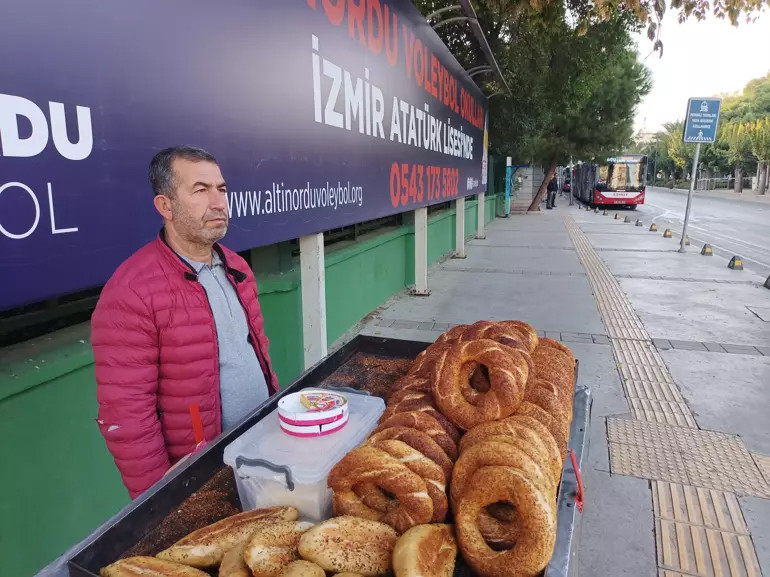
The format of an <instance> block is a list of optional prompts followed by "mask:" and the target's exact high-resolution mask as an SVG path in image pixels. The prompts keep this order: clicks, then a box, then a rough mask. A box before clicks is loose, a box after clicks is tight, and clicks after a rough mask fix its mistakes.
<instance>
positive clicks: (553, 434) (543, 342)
mask: <svg viewBox="0 0 770 577" xmlns="http://www.w3.org/2000/svg"><path fill="white" fill-rule="evenodd" d="M574 384H575V357H574V356H573V354H572V352H571V351H570V350H569V349H568V348H567V347H565V346H564V345H562V344H561V343H559V342H557V341H554V340H553V339H548V338H542V339H539V338H538V336H537V333H536V331H535V329H534V328H532V327H531V326H530V325H528V324H526V323H523V322H520V321H503V322H490V321H479V322H477V323H474V324H472V325H460V326H457V327H454V328H453V329H451V330H450V331H448V332H446V333H444V334H443V335H441V336H440V337H439V338H438V339H437V341H436V342H435V343H434V344H433V345H431V346H430V347H428V349H426V350H425V351H424V352H423V353H421V354H420V355H419V356H418V357H417V358H416V359H415V361H414V363H413V365H412V367H411V369H410V371H409V373H408V374H407V375H406V376H404V377H403V378H401V379H399V380H398V381H396V383H395V384H394V385H393V388H392V391H391V393H390V396H389V397H388V401H387V408H386V410H385V413H384V414H383V417H382V420H381V421H380V425H379V427H378V428H377V429H376V430H375V431H374V433H373V434H372V436H371V437H370V438H369V439H368V441H366V443H364V444H363V445H362V446H361V447H359V448H357V449H354V450H353V451H351V452H350V453H348V454H347V455H346V456H345V457H344V458H343V459H342V460H341V461H340V462H339V463H337V465H335V467H334V468H333V469H332V471H331V473H330V474H329V479H328V484H329V487H330V488H331V489H333V504H334V512H335V514H336V515H347V516H355V517H361V518H364V519H368V520H373V521H378V522H382V523H386V524H388V525H390V526H392V527H393V528H394V529H395V530H396V531H397V532H398V533H399V534H402V533H404V532H406V531H407V530H409V529H410V528H412V527H416V526H422V525H424V524H430V523H443V522H444V521H446V520H447V517H448V516H453V517H454V530H455V533H456V538H457V545H458V546H459V549H460V552H461V553H462V557H463V559H464V561H465V562H466V563H467V564H468V565H470V567H471V568H472V569H473V571H474V572H475V573H476V574H478V575H480V576H481V577H497V576H502V575H506V576H534V575H537V574H538V573H540V572H541V571H542V570H543V569H544V568H545V566H546V565H547V564H548V562H549V560H550V558H551V556H552V554H553V549H554V545H555V539H556V496H557V486H558V484H559V481H560V478H561V471H562V468H563V465H564V459H565V458H566V453H567V440H568V437H569V428H570V423H571V421H572V400H573V395H574ZM447 486H448V487H449V491H448V493H449V497H447ZM450 510H451V514H450ZM453 543H454V540H453V539H452V544H453ZM453 566H454V563H452V567H453ZM435 569H436V567H435V566H434V568H433V570H432V571H431V572H429V573H428V574H430V575H441V573H437V572H435ZM448 570H449V574H450V575H451V568H448ZM397 575H398V572H397ZM398 577H416V575H398Z"/></svg>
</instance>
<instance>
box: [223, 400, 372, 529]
mask: <svg viewBox="0 0 770 577" xmlns="http://www.w3.org/2000/svg"><path fill="white" fill-rule="evenodd" d="M344 394H345V396H346V397H347V399H348V404H349V417H348V418H349V420H348V423H347V425H346V426H345V427H344V428H343V429H341V430H340V431H338V432H336V433H334V434H332V435H328V436H321V437H309V438H298V437H293V436H291V435H288V434H286V433H285V432H283V431H282V430H281V427H280V423H279V419H278V410H277V409H276V410H274V411H273V412H272V413H270V414H269V415H268V416H267V417H265V418H264V419H262V420H261V421H259V422H258V423H257V424H255V425H254V426H253V427H251V428H250V429H249V430H248V431H246V432H245V433H244V434H243V435H241V436H240V437H238V438H237V439H236V440H235V441H233V442H232V443H230V444H229V445H228V446H227V447H225V450H224V457H223V459H224V462H225V463H226V464H227V465H229V466H230V467H232V468H233V472H234V473H235V482H236V485H237V487H238V496H239V497H240V499H241V505H242V507H243V510H244V511H246V510H252V509H256V508H258V507H273V506H278V505H290V506H293V507H296V508H297V509H298V510H299V513H300V516H301V517H302V519H306V520H308V521H313V522H319V521H321V520H323V519H327V518H329V517H330V516H331V514H332V510H331V490H330V489H328V488H327V486H326V478H327V476H328V475H329V471H331V469H332V467H333V466H334V465H335V464H337V462H338V461H339V460H340V459H342V457H344V456H345V455H346V454H347V453H348V452H349V451H351V450H352V449H354V448H355V447H357V446H358V445H360V444H361V443H363V442H364V441H365V440H366V439H367V437H368V436H369V435H370V434H371V432H372V431H373V430H374V429H375V428H376V426H377V421H378V420H379V418H380V416H381V415H382V413H383V412H384V410H385V402H384V401H383V400H382V399H381V398H379V397H372V396H369V395H365V394H361V393H352V392H345V393H344Z"/></svg>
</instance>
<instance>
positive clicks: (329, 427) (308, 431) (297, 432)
mask: <svg viewBox="0 0 770 577" xmlns="http://www.w3.org/2000/svg"><path fill="white" fill-rule="evenodd" d="M279 423H280V426H281V430H282V431H283V432H284V433H286V434H288V435H291V436H293V437H323V436H325V435H331V434H332V433H336V432H337V431H339V430H341V429H342V428H344V427H345V425H347V424H348V414H347V413H345V414H344V415H343V417H342V418H341V419H339V420H337V421H335V422H333V423H327V424H325V425H306V426H298V425H289V424H288V423H285V422H284V421H279Z"/></svg>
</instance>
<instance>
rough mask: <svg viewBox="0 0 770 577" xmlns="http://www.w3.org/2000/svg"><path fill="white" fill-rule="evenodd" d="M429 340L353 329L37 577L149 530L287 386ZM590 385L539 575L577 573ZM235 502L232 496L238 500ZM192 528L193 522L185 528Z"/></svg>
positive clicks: (78, 566) (54, 574)
mask: <svg viewBox="0 0 770 577" xmlns="http://www.w3.org/2000/svg"><path fill="white" fill-rule="evenodd" d="M429 344H430V343H426V342H418V341H405V340H399V339H391V338H380V337H372V336H363V335H358V336H356V337H355V338H354V339H352V340H351V341H350V342H349V343H347V344H346V345H344V346H343V347H342V348H340V349H339V350H338V351H336V352H335V353H333V354H331V355H329V356H328V357H326V358H325V359H323V360H322V361H320V362H319V363H318V364H316V365H315V366H314V367H312V368H310V369H309V370H307V371H306V372H304V373H303V374H302V375H301V376H300V377H299V378H298V379H297V380H296V381H294V383H292V384H291V386H289V387H287V388H285V389H283V390H282V391H281V392H280V393H279V394H276V395H274V396H273V397H271V398H270V399H268V400H267V401H265V403H263V404H262V405H261V406H259V407H258V408H257V409H255V410H254V412H252V413H251V414H250V415H249V416H248V417H246V418H245V419H244V420H243V422H241V424H240V425H239V426H237V427H236V428H234V429H233V430H231V431H229V432H227V433H226V434H223V435H220V436H219V437H218V438H217V439H215V440H214V441H213V442H210V443H209V444H208V446H207V447H206V448H205V449H204V450H203V451H201V452H200V453H198V454H196V455H194V456H193V457H192V458H190V459H189V460H188V461H187V462H186V463H184V464H183V465H181V466H180V467H178V468H177V469H176V470H174V471H172V472H171V473H169V474H168V475H167V476H166V477H164V478H163V479H162V480H161V481H159V482H158V483H157V484H156V485H154V486H153V487H152V488H150V489H149V490H148V491H147V492H145V493H144V494H143V495H141V496H140V497H139V498H138V499H136V500H135V501H133V502H132V503H130V504H129V505H127V506H126V507H125V508H124V509H123V510H122V511H120V512H119V513H117V514H116V515H115V516H114V517H112V518H111V519H109V520H108V521H106V522H105V523H104V524H103V525H101V526H100V527H98V528H97V529H96V530H95V531H94V532H93V533H91V534H90V535H89V536H88V537H86V538H85V539H83V540H82V541H81V542H80V543H78V544H76V545H74V546H73V547H71V548H70V549H69V550H68V551H67V552H65V553H64V554H63V555H62V556H61V557H59V558H58V559H57V560H56V561H54V562H53V563H52V564H51V565H49V566H48V567H46V568H44V569H43V570H42V571H41V572H40V573H38V575H39V576H42V577H96V576H98V575H99V570H100V569H101V568H102V567H104V566H106V565H109V564H110V563H112V562H114V561H116V560H117V559H119V558H120V557H121V556H123V555H124V554H125V553H126V552H127V551H128V550H130V549H131V548H132V547H134V545H135V544H136V543H138V542H139V541H140V540H141V539H142V538H144V537H145V536H146V535H147V534H148V533H150V532H151V531H152V530H153V529H154V528H155V527H157V526H158V525H159V524H160V523H161V521H163V520H164V519H165V518H166V517H167V516H168V515H169V514H171V513H172V512H174V511H176V510H177V508H178V507H179V506H180V505H181V504H182V503H183V502H184V501H185V500H186V499H187V498H188V497H190V496H191V495H192V494H193V493H195V492H196V491H198V490H199V489H200V488H201V487H202V486H203V485H204V484H205V483H206V482H207V481H209V480H210V479H211V478H212V477H213V476H214V475H215V473H217V472H218V471H221V469H222V468H223V466H224V465H223V460H222V457H223V451H224V448H225V447H226V446H227V445H228V444H230V443H231V442H232V441H234V440H235V439H236V438H238V437H239V436H241V435H242V434H243V433H245V432H246V431H247V430H248V429H249V428H251V427H252V426H253V425H254V424H255V423H257V422H258V421H259V420H261V419H263V418H264V417H266V416H267V415H268V414H269V413H271V412H272V411H273V410H274V409H275V408H276V406H277V403H278V400H279V399H280V398H281V397H282V396H284V395H286V394H288V393H292V392H296V391H299V390H301V389H304V388H307V387H311V386H319V385H320V384H321V383H322V381H324V380H325V379H327V378H328V377H329V376H330V375H332V374H333V373H334V372H335V371H336V370H337V369H338V368H339V367H341V366H342V365H344V364H345V363H346V362H348V360H349V359H351V357H353V355H355V354H356V353H365V354H370V355H376V356H378V357H380V358H392V359H410V360H411V359H414V357H416V356H417V354H418V353H419V352H420V351H422V350H423V349H425V348H426V347H427V346H428V345H429ZM591 403H592V398H591V393H590V390H589V389H588V388H587V387H582V386H580V385H579V383H577V370H576V390H575V398H574V405H573V419H572V425H571V430H570V438H569V444H568V453H569V454H568V456H567V459H566V460H565V465H564V470H563V471H562V478H561V483H560V485H559V491H558V497H557V535H556V546H555V550H554V553H553V557H552V558H551V561H550V563H549V565H548V567H547V568H546V570H545V572H544V575H545V577H567V576H569V575H575V574H576V573H577V569H576V566H577V563H576V557H577V551H578V542H579V540H580V527H581V523H582V515H583V514H582V509H583V500H582V492H583V491H582V482H581V480H580V474H579V471H580V468H581V467H582V464H583V462H584V459H585V458H586V456H587V454H588V439H589V435H588V427H589V424H590V414H591ZM238 505H239V503H238ZM191 530H192V529H191ZM470 574H471V572H470V570H469V569H468V568H467V567H466V566H465V565H464V564H463V563H462V561H461V557H458V563H457V568H456V570H455V575H458V576H459V575H470Z"/></svg>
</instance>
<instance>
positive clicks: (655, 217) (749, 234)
mask: <svg viewBox="0 0 770 577" xmlns="http://www.w3.org/2000/svg"><path fill="white" fill-rule="evenodd" d="M686 206H687V194H686V193H682V192H673V191H671V190H668V189H662V188H652V187H648V188H647V195H646V197H645V203H644V205H642V206H639V207H638V209H637V213H639V218H641V219H642V220H643V221H644V222H645V224H647V223H649V222H653V221H654V222H655V223H656V224H657V225H658V228H659V229H660V230H661V233H662V231H663V230H665V229H666V228H670V229H671V231H672V232H673V233H674V235H675V236H676V237H681V233H682V225H683V224H684V213H685V208H686ZM687 236H689V237H690V242H691V243H692V245H691V246H690V247H688V250H693V251H694V250H700V249H701V247H702V246H703V244H704V243H709V244H710V245H711V246H712V248H713V249H714V255H715V256H720V257H725V258H727V259H728V260H729V259H730V257H732V256H733V255H738V256H740V257H741V258H742V259H743V266H744V268H746V269H748V270H751V271H753V272H756V273H758V274H761V275H763V276H765V277H767V276H770V203H767V204H765V203H761V204H760V203H757V202H748V201H742V200H734V199H727V198H712V197H704V196H698V193H694V195H693V201H692V208H691V209H690V222H689V224H688V230H687Z"/></svg>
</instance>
